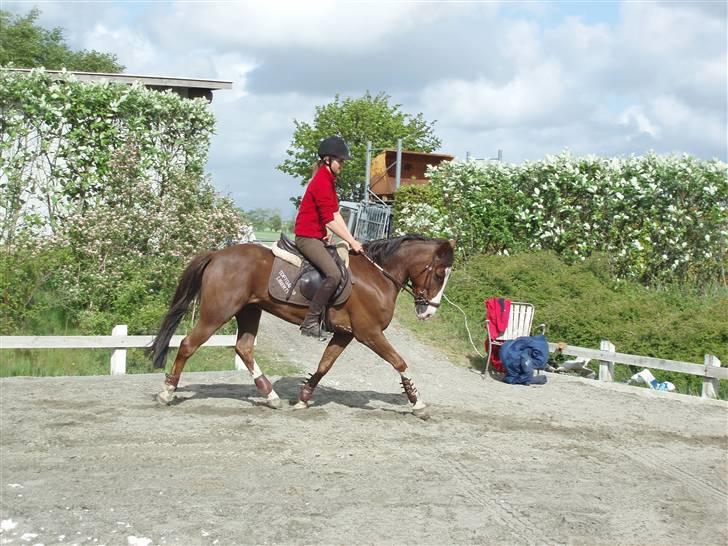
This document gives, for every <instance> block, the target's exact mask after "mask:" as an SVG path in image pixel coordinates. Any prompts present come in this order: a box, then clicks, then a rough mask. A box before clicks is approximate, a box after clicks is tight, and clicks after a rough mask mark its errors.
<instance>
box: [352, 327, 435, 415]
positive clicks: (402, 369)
mask: <svg viewBox="0 0 728 546" xmlns="http://www.w3.org/2000/svg"><path fill="white" fill-rule="evenodd" d="M357 339H359V338H357ZM359 341H361V342H362V343H363V344H364V345H366V346H367V347H369V348H370V349H371V350H372V351H374V352H375V353H377V354H378V355H379V356H381V357H382V358H383V359H384V360H386V361H387V362H389V363H390V364H391V365H392V366H393V367H394V369H395V370H397V371H398V372H399V375H400V377H401V378H402V388H403V389H404V394H405V395H406V396H407V400H409V402H410V404H412V413H414V414H415V415H416V416H417V417H419V418H420V419H429V418H430V410H429V408H428V407H427V405H426V404H425V403H424V402H423V401H422V397H421V396H420V393H419V392H418V391H417V388H416V387H415V385H414V383H413V382H412V379H410V377H409V374H408V373H407V363H406V362H405V361H404V359H403V358H402V357H401V356H399V353H398V352H397V351H395V349H394V347H392V344H391V343H390V342H389V340H388V339H387V338H386V337H385V336H384V332H378V333H376V334H374V335H372V336H371V337H366V338H361V339H359Z"/></svg>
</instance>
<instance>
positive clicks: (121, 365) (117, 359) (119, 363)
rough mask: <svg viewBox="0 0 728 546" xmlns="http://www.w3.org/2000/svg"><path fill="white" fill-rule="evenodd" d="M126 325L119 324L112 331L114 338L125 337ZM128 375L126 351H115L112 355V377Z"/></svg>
mask: <svg viewBox="0 0 728 546" xmlns="http://www.w3.org/2000/svg"><path fill="white" fill-rule="evenodd" d="M126 334H127V326H126V324H117V325H116V326H114V328H113V330H111V335H112V336H125V335H126ZM125 373H126V349H115V350H114V352H113V353H111V375H124V374H125Z"/></svg>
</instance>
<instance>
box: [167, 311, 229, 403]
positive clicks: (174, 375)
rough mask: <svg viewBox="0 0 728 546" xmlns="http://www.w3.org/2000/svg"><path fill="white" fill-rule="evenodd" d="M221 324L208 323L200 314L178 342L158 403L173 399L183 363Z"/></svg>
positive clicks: (168, 401) (185, 362) (183, 366)
mask: <svg viewBox="0 0 728 546" xmlns="http://www.w3.org/2000/svg"><path fill="white" fill-rule="evenodd" d="M222 324H224V323H223V322H220V323H219V324H218V323H209V322H208V321H206V320H204V319H203V318H202V316H200V320H199V321H198V322H197V324H195V327H194V328H193V329H192V331H191V332H190V333H189V334H187V335H186V336H185V338H184V339H183V340H182V343H180V346H179V349H178V350H177V356H176V357H175V359H174V365H173V366H172V371H171V372H170V373H168V374H167V375H166V377H165V380H164V388H163V389H162V392H160V393H159V394H158V395H157V401H158V402H159V403H160V404H165V405H166V404H169V403H170V402H172V400H174V398H175V396H174V391H176V390H177V384H178V383H179V378H180V376H181V375H182V370H184V368H185V364H187V360H189V358H190V357H191V356H192V355H193V354H195V351H197V349H198V348H199V347H200V345H202V344H203V343H205V341H207V340H208V339H210V336H211V335H212V334H214V333H215V330H217V329H218V328H219V327H220V326H222Z"/></svg>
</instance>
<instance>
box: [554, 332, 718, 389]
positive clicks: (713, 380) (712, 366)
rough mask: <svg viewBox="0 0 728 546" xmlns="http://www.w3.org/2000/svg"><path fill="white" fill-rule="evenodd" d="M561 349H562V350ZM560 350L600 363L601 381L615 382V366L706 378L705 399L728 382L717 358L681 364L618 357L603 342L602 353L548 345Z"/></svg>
mask: <svg viewBox="0 0 728 546" xmlns="http://www.w3.org/2000/svg"><path fill="white" fill-rule="evenodd" d="M560 347H561V348H560ZM557 350H560V351H561V352H562V353H563V354H567V355H574V356H580V357H583V358H588V359H590V360H596V361H598V362H599V380H600V381H614V364H626V365H628V366H640V367H642V368H649V369H652V370H664V371H669V372H678V373H685V374H689V375H697V376H700V377H702V378H703V390H702V394H701V396H702V397H703V398H718V386H719V382H720V380H721V379H728V368H721V367H720V360H719V359H718V357H716V356H715V355H705V359H704V361H703V365H700V364H694V363H692V362H682V361H679V360H666V359H664V358H654V357H651V356H638V355H630V354H626V353H618V352H616V349H615V347H614V345H613V344H612V343H611V342H610V341H608V340H602V341H601V343H600V348H599V349H588V348H585V347H575V346H572V345H566V346H563V345H561V346H559V345H557V344H556V343H549V351H551V352H556V351H557Z"/></svg>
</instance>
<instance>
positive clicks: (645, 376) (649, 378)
mask: <svg viewBox="0 0 728 546" xmlns="http://www.w3.org/2000/svg"><path fill="white" fill-rule="evenodd" d="M627 383H644V384H645V385H647V386H648V387H650V388H651V389H653V390H656V391H667V392H672V391H674V390H675V385H673V384H672V383H670V382H669V381H662V382H660V381H657V379H655V376H654V375H652V372H651V371H650V370H648V369H647V368H645V369H644V370H642V371H641V372H639V373H636V374H634V375H633V376H632V377H630V378H629V381H628V382H627Z"/></svg>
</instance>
